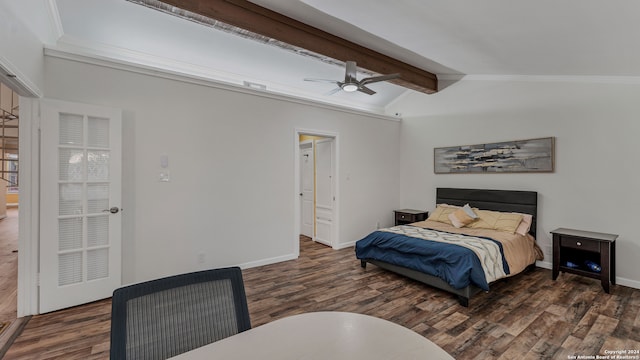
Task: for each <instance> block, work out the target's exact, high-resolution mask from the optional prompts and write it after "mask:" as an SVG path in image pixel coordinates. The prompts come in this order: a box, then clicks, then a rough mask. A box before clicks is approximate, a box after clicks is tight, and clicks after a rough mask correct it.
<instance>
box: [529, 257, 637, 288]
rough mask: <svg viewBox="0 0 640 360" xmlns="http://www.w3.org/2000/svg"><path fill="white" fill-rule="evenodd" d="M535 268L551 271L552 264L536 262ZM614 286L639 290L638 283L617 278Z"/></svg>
mask: <svg viewBox="0 0 640 360" xmlns="http://www.w3.org/2000/svg"><path fill="white" fill-rule="evenodd" d="M536 266H537V267H540V268H543V269H548V270H552V269H553V264H552V263H550V262H548V261H536ZM616 284H617V285H622V286H627V287H630V288H634V289H640V281H637V280H631V279H626V278H621V277H619V276H616Z"/></svg>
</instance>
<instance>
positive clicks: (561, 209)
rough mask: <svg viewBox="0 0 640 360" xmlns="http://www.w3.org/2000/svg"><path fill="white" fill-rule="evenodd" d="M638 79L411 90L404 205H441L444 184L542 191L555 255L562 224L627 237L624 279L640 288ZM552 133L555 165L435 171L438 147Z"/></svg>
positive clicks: (620, 253) (544, 239)
mask: <svg viewBox="0 0 640 360" xmlns="http://www.w3.org/2000/svg"><path fill="white" fill-rule="evenodd" d="M639 95H640V84H637V83H636V84H632V83H631V84H624V83H612V82H611V81H610V82H608V83H607V82H602V83H595V82H592V83H587V82H582V83H578V82H574V83H569V82H560V81H538V82H532V81H461V82H458V83H455V84H453V85H451V86H449V87H447V88H445V89H444V90H442V91H441V92H440V93H438V94H435V95H431V96H423V95H420V94H412V95H410V96H407V97H405V98H404V99H403V100H402V101H400V102H398V103H397V104H395V106H396V107H397V109H396V111H401V112H402V113H403V117H404V118H403V121H402V130H401V139H402V142H401V151H400V159H401V182H400V183H401V205H402V207H413V208H433V207H434V203H435V188H436V187H470V188H491V189H514V190H533V191H537V192H538V201H539V208H538V216H539V221H538V242H539V244H540V245H541V247H542V249H543V250H544V253H545V260H544V261H545V262H547V264H545V265H546V266H550V263H551V261H552V249H551V236H550V234H549V232H550V231H552V230H554V229H555V228H558V227H568V228H576V229H583V230H590V231H597V232H609V233H615V234H619V235H620V237H619V238H618V241H617V277H618V282H619V283H620V284H623V285H628V286H633V287H636V288H640V272H639V271H638V265H637V264H638V259H640V237H638V235H637V234H638V227H637V224H636V219H635V217H636V216H637V215H638V203H639V200H640V190H638V184H640V168H639V167H638V159H639V158H640V147H639V146H638V144H639V142H638V137H639V136H640V121H639V117H640V101H638V96H639ZM548 136H554V137H555V138H556V157H555V165H556V170H555V172H553V173H540V174H493V175H491V174H474V175H471V174H453V175H446V174H444V175H442V174H439V175H436V174H434V173H433V148H434V147H441V146H455V145H465V144H479V143H486V142H498V141H508V140H518V139H528V138H537V137H548Z"/></svg>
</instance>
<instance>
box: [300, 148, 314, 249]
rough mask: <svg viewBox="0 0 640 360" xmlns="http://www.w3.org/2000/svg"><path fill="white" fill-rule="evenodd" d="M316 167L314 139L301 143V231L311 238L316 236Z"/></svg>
mask: <svg viewBox="0 0 640 360" xmlns="http://www.w3.org/2000/svg"><path fill="white" fill-rule="evenodd" d="M314 167H315V160H314V150H313V141H308V142H303V143H300V212H301V214H300V233H301V234H302V235H305V236H308V237H310V238H313V236H314V234H313V233H314V223H313V218H314V216H313V198H314V194H313V192H314V176H313V173H314Z"/></svg>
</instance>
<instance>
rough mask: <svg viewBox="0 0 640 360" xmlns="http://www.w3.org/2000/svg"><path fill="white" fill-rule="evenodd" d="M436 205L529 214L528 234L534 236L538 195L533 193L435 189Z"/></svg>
mask: <svg viewBox="0 0 640 360" xmlns="http://www.w3.org/2000/svg"><path fill="white" fill-rule="evenodd" d="M436 204H450V205H459V206H463V205H464V204H469V205H470V206H471V207H476V208H478V209H484V210H494V211H505V212H519V213H524V214H531V215H533V221H532V223H531V230H529V233H530V234H531V235H533V236H534V237H535V236H536V227H537V217H538V193H537V192H535V191H519V190H485V189H456V188H437V189H436Z"/></svg>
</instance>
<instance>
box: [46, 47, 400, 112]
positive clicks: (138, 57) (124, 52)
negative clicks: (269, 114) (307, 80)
mask: <svg viewBox="0 0 640 360" xmlns="http://www.w3.org/2000/svg"><path fill="white" fill-rule="evenodd" d="M44 54H45V56H50V57H55V58H61V59H66V60H72V61H78V62H81V63H87V64H92V65H97V66H102V67H108V68H113V69H118V70H124V71H130V72H134V73H139V74H144V75H149V76H155V77H161V78H165V79H170V80H176V81H182V82H187V83H192V84H197V85H202V86H207V87H212V88H217V89H223V90H228V91H234V92H239V93H244V94H250V95H254V96H260V97H266V98H271V99H277V100H284V101H288V102H292V103H297V104H305V105H310V106H315V107H320V108H325V109H331V110H336V111H341V112H345V113H350V114H357V115H363V116H367V117H372V118H377V119H382V120H389V121H400V119H399V118H398V117H394V116H389V115H387V114H385V113H384V109H383V108H378V107H375V108H373V107H372V108H365V107H356V106H353V104H350V103H347V102H346V101H345V102H344V103H329V102H327V101H323V100H322V99H320V98H317V97H314V95H313V94H309V93H304V92H302V91H299V90H297V89H294V90H289V92H287V89H286V88H284V87H282V86H281V85H279V84H270V83H267V84H265V85H266V88H267V89H269V90H263V89H260V88H258V87H255V86H246V85H244V84H245V82H246V83H249V84H264V83H265V82H264V81H263V80H261V79H247V78H241V77H240V76H239V75H236V74H232V73H227V72H223V71H219V70H214V69H211V68H205V67H202V66H197V65H193V64H188V63H184V62H180V61H175V60H171V59H167V58H162V57H158V56H155V55H150V54H145V53H142V52H137V51H133V50H128V49H123V48H119V47H114V46H110V45H105V44H95V43H91V44H86V43H83V42H82V41H79V40H78V39H72V38H70V37H68V36H67V35H65V36H63V38H61V39H60V40H59V41H58V43H57V45H55V46H45V48H44ZM294 92H295V93H294Z"/></svg>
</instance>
